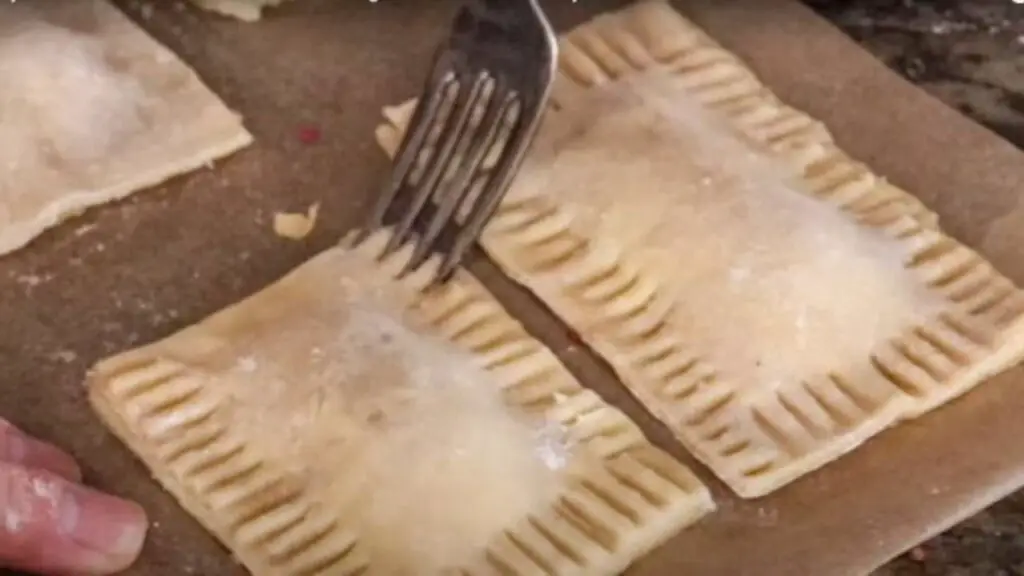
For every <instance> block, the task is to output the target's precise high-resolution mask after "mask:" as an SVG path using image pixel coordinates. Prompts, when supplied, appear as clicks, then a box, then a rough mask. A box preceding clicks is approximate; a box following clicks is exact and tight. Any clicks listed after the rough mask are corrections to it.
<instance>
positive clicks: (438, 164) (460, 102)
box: [385, 72, 492, 253]
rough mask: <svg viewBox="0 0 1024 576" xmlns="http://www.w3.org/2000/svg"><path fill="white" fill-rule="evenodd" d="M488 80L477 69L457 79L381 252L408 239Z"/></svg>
mask: <svg viewBox="0 0 1024 576" xmlns="http://www.w3.org/2000/svg"><path fill="white" fill-rule="evenodd" d="M491 82H492V79H491V77H490V75H489V74H487V73H486V72H480V73H478V74H477V75H476V76H475V77H473V78H472V79H466V80H463V81H461V82H460V84H459V92H458V96H457V97H456V100H455V103H454V104H453V106H452V111H451V114H450V115H449V116H448V118H447V122H446V123H445V126H444V129H443V131H442V133H441V136H440V138H439V139H438V142H437V145H436V146H435V147H434V153H433V154H432V155H431V157H430V158H429V161H428V162H427V165H428V170H427V172H426V174H424V175H423V176H422V178H421V179H420V181H419V182H417V183H415V185H414V188H416V194H415V195H414V196H413V197H412V199H411V200H410V202H409V204H408V205H407V206H405V207H404V208H403V215H402V220H401V221H400V223H399V224H398V225H397V226H395V229H394V235H393V236H392V237H391V240H390V241H389V242H388V246H387V247H386V248H385V253H390V252H391V251H392V250H395V249H396V248H397V247H398V246H401V245H402V244H403V243H405V242H406V241H407V240H408V239H409V236H410V235H411V234H412V232H413V226H414V224H415V223H416V221H417V217H418V216H419V214H420V212H422V211H423V207H424V206H425V205H426V203H427V201H428V200H430V198H431V197H433V196H434V194H435V193H436V191H437V188H438V187H439V186H440V185H442V184H443V183H444V177H445V176H446V175H447V174H448V171H449V169H450V168H451V165H452V162H453V160H454V161H458V154H457V152H458V151H460V149H461V148H462V147H463V145H464V144H465V141H466V138H465V135H466V134H465V133H466V125H467V124H468V123H469V121H470V119H471V118H472V116H473V112H474V111H475V110H477V108H478V105H479V103H480V99H481V97H482V96H484V95H488V96H489V94H488V93H487V91H486V87H487V85H488V84H489V83H491Z"/></svg>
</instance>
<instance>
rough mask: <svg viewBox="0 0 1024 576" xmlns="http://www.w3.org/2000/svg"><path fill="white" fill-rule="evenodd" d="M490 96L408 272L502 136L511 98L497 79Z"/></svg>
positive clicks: (419, 261)
mask: <svg viewBox="0 0 1024 576" xmlns="http://www.w3.org/2000/svg"><path fill="white" fill-rule="evenodd" d="M493 94H495V96H492V98H491V101H490V102H489V103H488V106H487V108H486V110H485V112H484V114H483V117H482V118H481V120H480V123H479V125H478V126H477V127H476V131H475V133H474V135H473V138H472V142H471V143H470V145H469V147H468V150H469V152H468V154H467V157H466V158H465V159H464V160H463V161H462V162H461V163H460V165H459V168H458V171H457V172H456V173H455V176H453V177H452V179H451V180H450V181H449V182H448V183H447V184H445V186H444V188H443V193H442V194H441V201H440V202H439V203H438V205H437V206H436V208H435V211H434V213H433V215H432V216H431V219H430V222H429V223H428V224H427V228H426V231H425V232H424V233H423V234H422V235H421V236H420V237H419V241H418V242H417V244H416V250H415V251H414V252H413V256H412V258H411V259H410V260H409V263H408V266H407V268H408V269H409V270H411V269H414V268H416V267H418V266H420V265H421V264H422V263H423V262H424V261H425V260H426V259H427V257H428V256H429V255H430V251H431V248H432V247H433V245H434V242H436V241H437V239H438V237H440V235H441V233H442V231H443V230H444V229H445V226H446V225H447V224H448V223H449V221H450V220H451V218H452V215H453V214H454V213H455V211H456V210H457V209H458V208H459V206H460V205H461V204H462V203H463V202H465V200H466V198H467V197H468V196H469V195H470V193H471V192H472V190H473V187H472V185H471V184H472V181H473V178H474V176H476V174H477V173H478V172H479V170H480V166H481V164H483V162H484V161H485V160H486V159H487V157H488V155H489V154H490V152H491V148H493V146H494V144H495V142H496V141H497V140H498V137H499V136H500V135H501V133H502V124H503V122H504V120H505V118H506V117H507V114H508V111H509V108H510V105H511V104H512V103H513V101H514V95H513V94H511V93H509V92H507V91H506V90H505V82H504V81H502V80H500V79H499V80H498V81H496V82H495V84H494V91H493Z"/></svg>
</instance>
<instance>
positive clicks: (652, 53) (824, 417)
mask: <svg viewBox="0 0 1024 576" xmlns="http://www.w3.org/2000/svg"><path fill="white" fill-rule="evenodd" d="M411 106H412V103H407V104H405V105H403V106H401V107H397V108H391V109H388V110H386V115H387V117H388V119H389V124H387V125H385V126H382V127H381V128H380V129H379V130H378V139H379V141H380V142H381V144H382V145H383V146H384V147H385V148H386V149H388V151H389V152H391V153H393V151H394V149H395V145H396V144H397V142H398V140H399V138H400V134H401V130H402V129H403V128H404V126H405V124H406V122H407V121H408V115H409V112H410V111H411ZM481 243H482V245H483V247H484V248H485V250H486V251H487V253H488V254H489V255H490V256H491V258H492V259H493V260H494V261H495V262H497V263H498V265H499V266H501V267H502V268H503V269H504V270H505V271H506V272H507V273H508V274H509V275H510V276H511V277H512V278H514V279H515V280H517V281H518V282H520V283H522V284H523V285H525V286H526V287H528V288H529V289H530V290H531V291H533V292H534V293H536V294H537V295H538V296H539V297H540V298H541V299H542V300H544V301H545V302H546V303H547V305H548V306H549V307H550V308H551V309H552V310H553V311H554V312H555V313H556V314H558V315H559V316H560V317H562V318H563V319H564V320H565V321H566V322H567V323H568V324H570V325H571V326H572V327H573V328H574V329H575V330H577V331H578V332H579V333H580V334H581V336H582V337H583V338H584V339H585V340H586V341H587V342H588V343H589V344H590V345H592V346H593V347H594V349H595V350H596V351H597V352H598V353H600V354H601V355H603V356H604V357H605V358H606V359H607V360H608V361H609V363H610V364H611V365H612V366H613V367H614V369H615V370H616V372H617V373H618V374H619V376H620V377H621V379H622V380H623V382H624V383H625V384H626V386H627V387H628V388H629V389H630V390H631V391H632V392H633V394H634V395H635V396H637V398H639V399H640V400H641V401H642V402H643V403H644V404H645V405H646V406H647V407H648V409H650V410H651V411H652V412H653V413H654V414H655V415H656V416H658V417H659V418H660V419H662V420H663V421H664V422H666V423H667V424H668V425H669V426H670V427H671V428H672V429H673V430H674V432H675V433H676V435H677V436H678V437H679V438H680V439H681V440H682V442H683V443H684V444H685V445H686V446H687V448H688V449H689V450H690V451H692V452H693V454H695V455H696V456H697V457H698V458H700V459H701V460H703V461H704V462H705V463H707V464H708V465H709V466H710V467H711V468H712V469H713V470H714V471H715V473H716V474H717V475H718V476H720V477H721V478H722V479H723V480H724V481H726V482H727V483H728V484H729V485H730V486H731V487H732V488H733V489H734V490H735V491H736V492H737V493H739V494H740V495H741V496H744V497H755V496H760V495H763V494H766V493H768V492H771V491H772V490H774V489H776V488H778V487H780V486H782V485H784V484H786V483H788V482H790V481H792V480H794V479H796V478H798V477H800V476H802V475H804V474H806V473H807V472H809V471H811V470H814V469H816V468H818V467H820V466H822V465H824V464H826V463H827V462H829V461H831V460H834V459H836V458H838V457H840V456H841V455H842V454H844V453H846V452H848V451H850V450H852V449H853V448H855V447H856V446H858V445H859V444H861V443H863V442H864V441H866V440H867V439H868V438H870V437H871V436H873V435H874V434H876V433H878V432H879V431H880V430H882V429H884V428H886V427H888V426H890V425H892V424H893V423H895V422H897V421H898V420H900V419H903V418H908V417H912V416H916V415H918V414H921V413H923V412H925V411H927V410H930V409H932V408H934V407H936V406H938V405H940V404H942V403H944V402H946V401H948V400H950V399H951V398H953V397H955V396H957V395H959V394H961V393H963V392H965V391H967V390H968V389H970V388H971V387H973V386H975V385H977V384H978V383H979V382H981V381H982V380H983V379H984V378H986V377H988V376H990V375H992V374H994V373H996V372H999V371H1001V370H1003V369H1005V368H1006V367H1008V366H1010V365H1012V364H1014V363H1016V362H1017V361H1018V360H1019V359H1020V358H1021V356H1022V353H1024V328H1022V326H1024V323H1022V319H1021V316H1022V311H1024V294H1022V293H1021V291H1020V290H1019V289H1018V288H1017V287H1015V286H1014V285H1013V284H1012V283H1011V282H1010V281H1009V280H1007V279H1006V278H1004V277H1003V276H1001V275H1000V274H998V273H997V272H996V271H995V270H994V269H993V268H992V266H991V265H990V264H989V263H987V262H986V261H985V260H984V259H983V258H982V257H980V256H979V255H978V254H976V253H975V252H973V251H971V250H970V249H968V248H966V247H964V246H962V245H961V244H959V243H958V242H956V241H955V240H953V239H952V238H950V237H949V236H947V235H946V234H944V233H943V232H942V231H941V230H940V229H939V228H938V224H937V220H936V217H935V215H934V214H933V213H931V212H930V211H928V210H927V209H926V208H924V207H923V205H922V204H921V203H920V202H919V201H917V200H915V199H914V198H913V197H912V196H910V195H909V194H907V193H906V192H904V191H902V190H899V189H898V188H896V187H894V186H892V185H890V184H888V183H886V182H885V181H884V180H883V179H882V178H880V177H878V176H875V175H873V174H872V173H871V172H870V171H869V169H868V168H867V167H865V166H863V165H862V164H859V163H857V162H855V161H854V160H852V159H850V158H849V157H848V156H847V155H846V154H844V153H843V152H842V151H841V150H839V149H838V147H837V146H836V145H835V144H834V142H833V141H832V138H831V137H830V135H829V134H828V132H827V131H826V130H825V129H824V128H823V127H822V126H821V125H820V124H819V123H818V122H816V121H814V120H812V119H810V118H809V117H807V116H806V115H804V114H802V113H800V112H798V111H796V110H794V109H792V108H789V107H787V106H785V105H784V104H782V103H780V102H779V101H778V100H777V99H776V98H775V97H774V96H772V95H771V93H770V92H769V91H768V90H767V88H765V87H764V86H763V85H762V84H761V83H760V82H759V81H758V80H757V79H756V78H755V77H754V75H753V73H752V72H750V71H749V70H748V69H747V68H746V67H745V66H744V65H743V64H742V63H741V62H740V61H739V60H738V59H737V58H736V57H735V56H733V55H731V54H729V53H728V52H726V51H725V50H724V49H723V48H721V47H720V46H719V45H717V44H716V43H715V42H714V41H712V40H711V39H710V38H709V37H708V36H707V35H705V34H704V33H703V32H702V31H700V30H699V29H698V28H697V27H696V26H694V25H693V24H691V23H690V22H688V21H687V20H685V19H684V18H683V17H682V16H680V15H679V14H678V13H676V12H675V11H674V10H673V9H672V8H671V7H669V5H668V4H667V3H666V2H664V1H663V0H643V1H641V2H638V3H636V4H634V5H632V6H631V7H629V8H626V9H624V10H622V11H620V12H617V13H612V14H608V15H604V16H601V17H598V18H596V19H594V20H593V21H591V22H589V23H586V24H584V25H583V26H581V27H579V28H577V29H576V30H574V31H572V32H571V33H569V34H568V35H567V36H566V37H565V38H563V40H562V60H561V66H560V74H559V78H558V83H557V84H556V88H555V91H554V96H553V105H552V107H551V110H550V111H549V113H548V115H547V117H546V120H545V123H544V125H543V128H542V131H541V135H540V137H539V139H538V142H537V144H536V146H535V148H534V150H533V152H532V153H531V155H530V158H529V159H528V161H527V162H526V164H525V166H524V168H523V170H522V171H521V173H520V175H519V176H518V178H517V180H516V183H515V185H514V186H513V189H512V190H511V191H510V193H509V195H508V196H507V198H506V199H505V200H504V202H503V204H502V206H501V208H500V210H499V211H498V213H497V215H496V217H495V219H494V220H493V222H492V224H491V225H490V226H489V227H488V228H487V230H486V231H485V233H484V235H483V238H482V242H481Z"/></svg>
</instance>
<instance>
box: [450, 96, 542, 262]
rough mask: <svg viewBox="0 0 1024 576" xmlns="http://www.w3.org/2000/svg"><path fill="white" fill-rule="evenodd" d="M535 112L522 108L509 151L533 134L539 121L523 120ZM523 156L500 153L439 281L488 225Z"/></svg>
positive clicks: (455, 240) (457, 238)
mask: <svg viewBox="0 0 1024 576" xmlns="http://www.w3.org/2000/svg"><path fill="white" fill-rule="evenodd" d="M533 115H535V113H533V112H531V111H529V110H520V112H519V114H518V117H517V119H516V120H517V124H516V126H515V127H514V128H513V130H512V132H511V134H509V138H508V140H507V142H506V143H505V149H506V151H507V150H516V149H518V148H521V147H522V146H523V143H524V142H525V141H527V140H528V139H529V138H531V137H532V134H533V132H534V130H535V129H536V124H535V123H532V124H531V123H530V122H524V121H523V120H524V119H529V118H530V117H531V116H533ZM523 160H524V155H522V154H509V153H507V152H505V153H503V154H501V156H500V159H499V161H498V165H497V166H495V167H494V170H493V172H492V175H491V176H490V177H489V178H488V179H487V182H486V183H485V184H484V186H483V188H482V190H481V191H480V196H479V197H478V198H477V199H476V202H475V203H474V205H473V209H472V210H471V213H470V215H469V216H468V217H467V219H466V223H465V225H463V226H462V227H461V228H460V229H459V231H458V234H457V235H456V236H455V239H454V240H453V241H452V245H451V249H450V250H448V251H447V253H446V254H445V255H444V260H443V261H442V263H441V267H440V268H439V269H438V274H437V278H438V281H439V282H440V281H443V279H445V278H447V277H449V276H450V275H451V273H452V271H454V270H455V268H456V267H457V266H458V265H459V262H460V261H461V260H462V258H463V256H464V255H465V252H466V250H468V249H469V247H470V246H471V245H472V244H473V242H474V241H476V239H477V238H478V237H479V236H480V233H481V231H482V230H483V228H484V226H486V225H487V222H488V221H489V220H490V218H491V216H493V215H494V212H495V211H496V210H497V209H498V206H499V205H500V204H501V200H502V197H503V196H504V195H505V191H506V190H507V189H508V188H509V186H510V185H511V184H512V179H513V178H514V177H515V173H516V170H518V168H519V166H520V165H521V164H522V162H523Z"/></svg>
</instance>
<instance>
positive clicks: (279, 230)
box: [274, 202, 320, 240]
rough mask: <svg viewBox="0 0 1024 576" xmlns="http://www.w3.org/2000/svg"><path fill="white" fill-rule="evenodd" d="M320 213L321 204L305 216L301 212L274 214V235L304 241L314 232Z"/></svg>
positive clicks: (310, 208) (310, 209)
mask: <svg viewBox="0 0 1024 576" xmlns="http://www.w3.org/2000/svg"><path fill="white" fill-rule="evenodd" d="M319 213H320V203H319V202H317V203H315V204H313V205H312V206H310V207H309V210H307V211H306V213H305V214H302V213H301V212H278V213H276V214H274V233H275V234H277V235H278V236H280V237H282V238H288V239H289V240H302V239H303V238H305V237H306V236H309V233H310V232H312V231H313V227H314V226H316V217H317V215H318V214H319Z"/></svg>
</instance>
